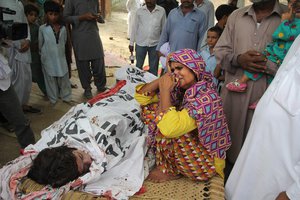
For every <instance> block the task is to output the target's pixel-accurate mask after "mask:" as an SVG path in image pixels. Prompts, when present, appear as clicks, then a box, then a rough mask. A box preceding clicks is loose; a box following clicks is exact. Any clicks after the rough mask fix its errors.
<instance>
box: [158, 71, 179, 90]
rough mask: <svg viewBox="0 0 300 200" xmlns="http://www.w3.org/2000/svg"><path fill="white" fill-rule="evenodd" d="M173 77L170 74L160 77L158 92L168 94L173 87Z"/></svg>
mask: <svg viewBox="0 0 300 200" xmlns="http://www.w3.org/2000/svg"><path fill="white" fill-rule="evenodd" d="M175 85H176V82H175V77H174V75H173V74H172V73H171V72H167V73H165V74H164V75H163V76H162V77H160V78H159V91H160V93H162V92H167V93H170V92H171V91H172V90H173V88H174V87H175Z"/></svg>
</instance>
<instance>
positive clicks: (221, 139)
mask: <svg viewBox="0 0 300 200" xmlns="http://www.w3.org/2000/svg"><path fill="white" fill-rule="evenodd" d="M169 68H170V70H169V72H168V73H166V74H164V75H163V76H162V77H160V78H158V79H156V80H154V81H152V82H150V83H146V84H140V85H138V86H137V87H136V94H135V98H136V100H137V101H138V102H139V103H140V104H141V107H142V110H143V120H144V122H145V123H146V124H148V129H149V137H148V144H149V146H150V150H149V151H148V153H151V152H152V153H153V154H154V155H155V161H156V167H155V168H154V169H153V170H152V171H151V172H150V174H149V177H148V178H149V179H150V180H152V181H154V182H164V181H168V180H172V179H176V178H178V177H180V176H182V175H183V176H186V177H189V178H191V179H193V180H197V181H205V180H208V179H209V178H211V177H212V176H214V175H215V174H216V173H218V174H219V175H220V176H221V177H223V169H224V167H225V157H226V150H227V149H228V148H229V146H230V144H231V140H230V136H229V131H228V126H227V122H226V119H225V116H224V111H223V108H222V101H221V98H220V97H219V96H218V94H217V92H216V89H215V85H214V83H212V76H211V75H210V74H209V73H207V72H205V63H204V61H203V59H202V57H201V56H200V55H199V54H198V53H197V52H196V51H194V50H191V49H183V50H179V51H176V52H174V53H172V54H171V56H170V61H169Z"/></svg>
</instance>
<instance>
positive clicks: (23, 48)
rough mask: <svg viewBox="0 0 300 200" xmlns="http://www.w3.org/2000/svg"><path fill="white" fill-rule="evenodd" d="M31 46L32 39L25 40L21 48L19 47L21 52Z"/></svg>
mask: <svg viewBox="0 0 300 200" xmlns="http://www.w3.org/2000/svg"><path fill="white" fill-rule="evenodd" d="M29 48H30V41H29V40H24V41H22V42H21V48H20V49H19V52H21V53H24V52H26V51H27V50H28V49H29Z"/></svg>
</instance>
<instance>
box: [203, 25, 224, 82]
mask: <svg viewBox="0 0 300 200" xmlns="http://www.w3.org/2000/svg"><path fill="white" fill-rule="evenodd" d="M221 34H222V29H221V28H219V27H218V26H213V27H211V28H209V29H208V31H207V36H206V43H207V45H206V47H205V48H203V49H202V50H201V51H200V53H199V54H200V55H201V56H202V58H203V60H204V61H205V64H206V67H205V70H206V71H207V72H209V73H211V74H212V75H213V76H214V71H215V68H216V66H217V61H216V58H215V56H214V52H213V49H214V47H215V45H216V44H217V42H218V39H219V38H220V36H221ZM218 67H219V66H218ZM213 82H214V83H215V84H216V86H217V85H218V83H219V80H218V77H214V78H213Z"/></svg>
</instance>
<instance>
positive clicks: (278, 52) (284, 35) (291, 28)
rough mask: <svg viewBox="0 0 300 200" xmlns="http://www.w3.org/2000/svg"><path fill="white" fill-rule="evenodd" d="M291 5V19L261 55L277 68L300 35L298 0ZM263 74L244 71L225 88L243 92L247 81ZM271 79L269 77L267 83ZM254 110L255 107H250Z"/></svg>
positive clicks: (283, 25)
mask: <svg viewBox="0 0 300 200" xmlns="http://www.w3.org/2000/svg"><path fill="white" fill-rule="evenodd" d="M289 4H290V5H291V6H290V8H291V11H290V12H291V18H290V19H287V20H284V21H283V22H282V23H281V24H280V25H279V26H278V28H277V29H276V30H275V32H274V33H273V42H272V43H270V44H268V45H267V47H266V49H265V51H264V52H263V54H264V55H265V56H266V58H267V59H268V60H270V61H272V62H273V63H275V64H276V65H277V66H278V67H279V66H280V65H281V63H282V61H283V59H284V57H285V55H286V53H287V52H288V50H289V48H290V47H291V45H292V43H293V41H294V39H295V38H296V37H297V36H298V35H299V34H300V0H294V1H289ZM263 75H264V74H263V73H251V72H248V71H246V70H245V72H244V75H243V76H242V77H241V79H239V80H235V81H232V82H230V83H228V84H227V85H226V88H227V89H228V90H230V91H233V92H245V91H246V89H247V82H248V81H249V80H253V81H256V80H258V79H260V78H261V77H262V76H263ZM272 79H273V77H271V76H270V77H269V79H268V83H270V82H271V81H272ZM250 107H251V108H254V107H255V105H253V106H250Z"/></svg>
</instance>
